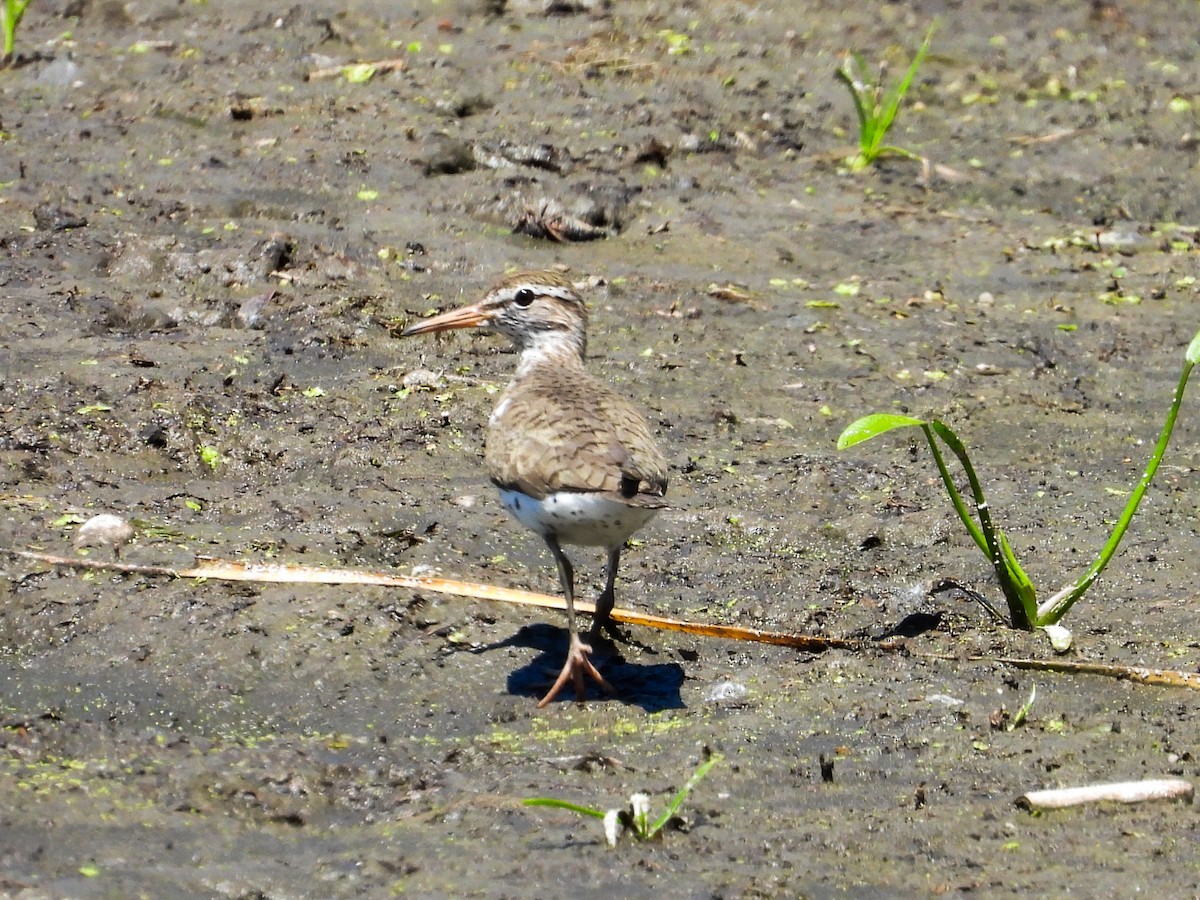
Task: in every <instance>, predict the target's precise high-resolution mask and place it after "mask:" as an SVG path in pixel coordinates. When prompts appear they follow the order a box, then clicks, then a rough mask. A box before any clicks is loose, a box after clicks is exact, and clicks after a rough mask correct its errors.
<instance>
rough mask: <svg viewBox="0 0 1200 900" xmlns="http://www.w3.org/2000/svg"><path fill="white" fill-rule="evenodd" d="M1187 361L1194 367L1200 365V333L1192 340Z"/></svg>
mask: <svg viewBox="0 0 1200 900" xmlns="http://www.w3.org/2000/svg"><path fill="white" fill-rule="evenodd" d="M1187 361H1188V362H1190V363H1191V364H1192V365H1193V366H1194V365H1196V363H1200V331H1197V332H1196V336H1195V337H1194V338H1192V342H1191V343H1190V344H1189V345H1188V348H1187Z"/></svg>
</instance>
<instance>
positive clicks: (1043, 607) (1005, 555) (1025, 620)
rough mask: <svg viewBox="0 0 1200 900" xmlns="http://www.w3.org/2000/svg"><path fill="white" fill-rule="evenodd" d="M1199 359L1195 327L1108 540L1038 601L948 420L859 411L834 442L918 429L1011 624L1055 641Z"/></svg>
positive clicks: (1151, 469) (1120, 529)
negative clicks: (966, 489)
mask: <svg viewBox="0 0 1200 900" xmlns="http://www.w3.org/2000/svg"><path fill="white" fill-rule="evenodd" d="M1198 362H1200V332H1198V333H1197V334H1196V336H1195V337H1194V338H1193V339H1192V342H1191V344H1190V345H1189V346H1188V348H1187V353H1186V354H1185V359H1184V364H1183V372H1182V373H1181V374H1180V376H1179V383H1178V384H1177V385H1176V387H1175V395H1174V398H1173V399H1172V401H1171V407H1170V409H1169V410H1168V411H1167V420H1166V422H1165V423H1164V424H1163V428H1162V433H1161V434H1159V436H1158V443H1157V444H1156V445H1155V447H1154V452H1153V454H1152V455H1151V457H1150V461H1149V462H1148V463H1147V464H1146V470H1145V471H1144V472H1143V473H1142V477H1141V479H1140V480H1139V481H1138V483H1137V486H1136V487H1135V488H1134V489H1133V491H1132V493H1131V494H1130V496H1129V502H1128V503H1126V504H1125V510H1124V512H1122V513H1121V517H1120V519H1118V520H1117V524H1116V527H1115V528H1114V529H1113V531H1112V534H1110V535H1109V538H1108V542H1107V543H1105V545H1104V547H1103V548H1102V549H1101V551H1100V555H1099V556H1098V557H1097V558H1096V561H1095V562H1093V563H1092V564H1091V566H1090V567H1089V568H1088V569H1087V571H1085V572H1084V573H1083V574H1082V575H1081V576H1080V577H1079V578H1078V579H1076V580H1075V581H1073V582H1071V583H1069V584H1067V585H1066V586H1065V587H1063V588H1062V590H1060V591H1058V593H1056V594H1055V595H1054V596H1052V597H1050V598H1049V599H1048V600H1045V601H1043V602H1041V603H1038V600H1037V592H1036V590H1035V589H1034V586H1033V582H1032V581H1030V579H1029V576H1028V575H1026V574H1025V572H1024V570H1022V568H1021V566H1020V565H1019V564H1018V562H1017V557H1016V554H1015V553H1014V552H1013V548H1012V545H1011V544H1009V542H1008V538H1006V537H1005V536H1004V532H1002V531H1001V530H1000V528H999V527H998V526H997V525H996V524H995V523H994V522H993V521H992V515H991V509H990V507H989V506H988V502H987V499H986V497H985V496H984V493H983V487H982V485H981V484H980V482H979V478H978V476H977V475H976V474H975V467H974V466H973V465H971V459H970V457H969V456H968V455H967V447H966V445H965V444H964V443H963V442H962V440H961V439H960V438H959V437H958V435H957V434H955V433H954V431H953V430H951V428H950V427H949V426H948V425H946V424H945V423H943V422H939V421H937V420H936V419H935V420H932V421H927V420H925V419H914V418H912V417H910V416H900V415H891V414H886V413H882V414H875V415H870V416H864V417H863V418H861V419H858V420H857V421H855V422H852V423H851V424H850V425H849V426H847V428H846V430H845V431H843V432H842V434H841V436H840V437H839V438H838V443H837V445H838V449H839V450H845V449H846V448H847V447H853V446H854V445H855V444H860V443H862V442H863V441H867V440H870V439H871V438H873V437H878V436H879V435H881V434H885V433H887V432H889V431H894V430H895V429H897V428H909V427H917V428H920V429H921V431H923V432H924V434H925V439H926V440H927V441H928V442H929V449H930V450H931V451H932V453H933V459H934V462H935V463H937V467H938V472H939V473H940V474H941V476H942V484H943V485H945V487H946V493H947V494H948V495H949V497H950V502H951V503H952V504H953V505H954V510H955V512H957V513H958V517H959V519H960V520H961V521H962V523H963V525H964V526H966V529H967V531H968V533H970V535H971V538H972V539H973V540H974V541H975V544H976V546H978V547H979V549H980V550H982V551H983V553H984V555H986V556H987V558H988V560H989V561H990V562H991V564H992V568H993V569H994V570H995V572H996V579H997V580H998V581H999V582H1000V589H1001V590H1002V591H1003V592H1004V599H1005V600H1006V601H1007V603H1008V614H1009V623H1010V624H1011V625H1012V627H1013V628H1020V629H1024V630H1026V631H1032V630H1033V629H1034V628H1043V629H1048V633H1049V634H1050V637H1051V639H1052V641H1053V642H1056V646H1057V644H1058V642H1060V641H1061V639H1062V636H1063V635H1062V632H1063V631H1064V629H1062V628H1061V627H1059V626H1058V625H1057V623H1058V622H1059V621H1060V620H1061V619H1062V618H1063V616H1065V615H1066V614H1067V611H1068V610H1069V609H1070V608H1071V607H1072V606H1073V605H1074V604H1075V601H1076V600H1078V599H1079V598H1080V597H1082V596H1083V595H1084V594H1085V593H1086V592H1087V589H1088V588H1089V587H1091V586H1092V584H1093V583H1094V582H1095V581H1096V579H1097V578H1099V577H1100V573H1101V572H1103V571H1104V568H1105V566H1107V565H1108V563H1109V560H1111V559H1112V558H1113V555H1114V554H1115V553H1116V552H1117V547H1118V546H1119V545H1120V543H1121V538H1122V537H1124V536H1125V532H1126V530H1127V529H1128V528H1129V523H1130V522H1132V521H1133V516H1134V514H1135V513H1136V512H1137V508H1138V504H1140V503H1141V502H1142V496H1143V495H1144V494H1145V493H1146V490H1147V489H1148V488H1149V487H1150V482H1151V481H1153V479H1154V473H1155V472H1157V471H1158V464H1159V463H1160V462H1162V458H1163V454H1165V453H1166V451H1167V443H1168V442H1169V441H1170V440H1171V432H1172V431H1173V430H1174V428H1175V418H1176V416H1178V414H1179V406H1180V404H1181V403H1182V402H1183V392H1184V389H1185V388H1186V387H1187V382H1188V378H1189V376H1190V375H1191V374H1192V367H1193V366H1195V365H1196V363H1198ZM939 440H940V441H941V443H942V444H945V445H946V446H947V447H949V448H950V451H951V452H952V453H953V454H954V455H955V456H956V457H957V458H958V461H959V463H960V464H961V465H962V468H963V472H964V473H965V474H966V477H967V483H968V485H969V486H970V489H971V498H972V500H973V502H974V512H975V516H976V517H978V522H976V521H975V519H974V518H972V516H971V511H970V510H969V509H968V508H967V504H966V502H965V501H964V500H963V498H962V495H961V494H960V493H959V491H958V488H957V487H956V486H955V484H954V478H953V477H952V476H951V474H950V470H949V468H948V467H947V465H946V459H945V457H944V456H943V454H942V450H941V447H940V446H939V444H938V442H939Z"/></svg>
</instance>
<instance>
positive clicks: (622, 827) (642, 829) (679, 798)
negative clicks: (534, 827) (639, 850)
mask: <svg viewBox="0 0 1200 900" xmlns="http://www.w3.org/2000/svg"><path fill="white" fill-rule="evenodd" d="M722 759H724V756H723V755H722V754H720V753H714V754H713V755H712V756H710V757H709V758H708V759H706V760H705V761H704V762H702V763H701V764H700V766H699V767H698V768H697V769H696V771H695V772H693V773H692V777H691V778H689V779H688V780H687V784H685V785H684V786H683V787H681V788H680V789H679V791H678V792H677V793H676V794H675V796H674V797H672V798H671V801H670V802H669V803H668V804H667V808H666V810H665V811H664V812H663V814H662V815H661V816H659V817H658V818H657V819H655V820H654V821H653V822H651V821H650V795H649V794H643V793H637V794H634V795H633V796H632V797H630V798H629V806H628V807H626V808H625V809H610V810H608V811H607V812H605V811H604V810H601V809H596V808H595V807H593V806H581V805H580V804H578V803H571V802H570V801H568V800H558V799H555V798H554V797H530V798H529V799H527V800H525V801H524V804H525V805H526V806H552V807H555V808H556V809H569V810H570V811H571V812H576V813H579V814H580V815H581V816H591V817H592V818H594V819H602V820H603V821H604V837H605V840H607V841H608V845H609V846H610V847H615V846H617V838H619V837H620V836H621V832H622V831H628V832H629V833H630V834H632V835H633V837H634V839H635V840H639V841H650V840H653V839H654V838H656V837H658V836H659V835H660V834H661V833H662V830H663V828H664V827H665V826H666V825H667V823H668V822H670V821H672V820H673V819H674V818H675V815H676V813H678V812H679V807H681V806H682V805H683V801H684V800H686V799H687V795H688V794H690V793H691V791H692V789H693V788H694V787H695V786H696V785H698V784H699V783H700V780H701V779H702V778H704V776H705V775H707V774H708V770H709V769H711V768H712V767H713V766H715V765H716V764H717V763H719V762H720V761H721V760H722Z"/></svg>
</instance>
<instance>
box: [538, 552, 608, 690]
mask: <svg viewBox="0 0 1200 900" xmlns="http://www.w3.org/2000/svg"><path fill="white" fill-rule="evenodd" d="M544 537H545V540H546V546H547V547H549V548H550V552H551V553H552V554H554V561H555V562H556V563H558V578H559V580H560V581H561V582H562V589H563V596H564V597H565V598H566V601H567V631H569V632H570V644H569V645H568V646H567V661H566V663H565V664H564V665H563V667H562V671H561V672H559V673H558V679H557V680H556V681H555V682H554V685H553V686H552V687H551V688H550V691H549V693H547V694H546V696H545V697H543V698H542V699H541V701H540V702H539V703H538V709H541V708H542V707H543V706H545V705H546V704H547V703H549V702H550V701H551V700H553V699H554V698H555V697H557V696H558V692H559V691H561V690H562V689H563V688H564V687H565V686H566V684H567V681H568V680H570V681H573V682H574V683H575V697H576V699H578V700H583V698H584V695H585V692H584V687H583V676H584V675H587V676H589V677H591V678H593V679H595V680H596V681H597V682H599V683H600V686H601V687H602V688H604V689H605V690H606V691H608V692H609V693H610V694H612V693H615V691H613V689H612V686H611V685H610V684H609V683H608V682H607V681H605V680H604V676H603V675H601V674H600V673H599V671H597V670H596V667H595V666H594V665H592V661H591V660H590V659H589V658H588V656H589V654H590V653H591V652H592V648H591V647H590V646H588V645H587V644H585V643H584V642H583V641H582V640H580V638H579V629H578V628H577V627H576V625H575V572H574V571H573V570H572V568H571V561H570V560H569V559H567V555H566V554H565V553H563V551H562V547H560V546H559V545H558V539H557V538H555V537H554V536H553V535H545V536H544ZM610 559H611V557H610ZM610 580H611V577H610ZM611 606H612V602H611V601H610V602H609V607H611Z"/></svg>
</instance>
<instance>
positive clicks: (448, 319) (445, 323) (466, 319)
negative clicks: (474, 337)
mask: <svg viewBox="0 0 1200 900" xmlns="http://www.w3.org/2000/svg"><path fill="white" fill-rule="evenodd" d="M490 319H491V315H490V314H489V312H488V311H487V310H486V309H484V308H483V304H481V303H472V304H471V305H470V306H463V307H459V308H458V309H452V310H450V311H449V312H444V313H442V314H441V315H440V316H434V317H433V318H432V319H422V320H421V321H420V322H417V323H416V324H414V325H409V326H408V327H407V328H405V329H404V330H403V331H402V332H400V336H401V337H408V336H409V335H410V334H429V333H430V332H432V331H449V330H450V329H452V328H474V327H476V326H477V325H486V324H487V323H488V321H489V320H490Z"/></svg>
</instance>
